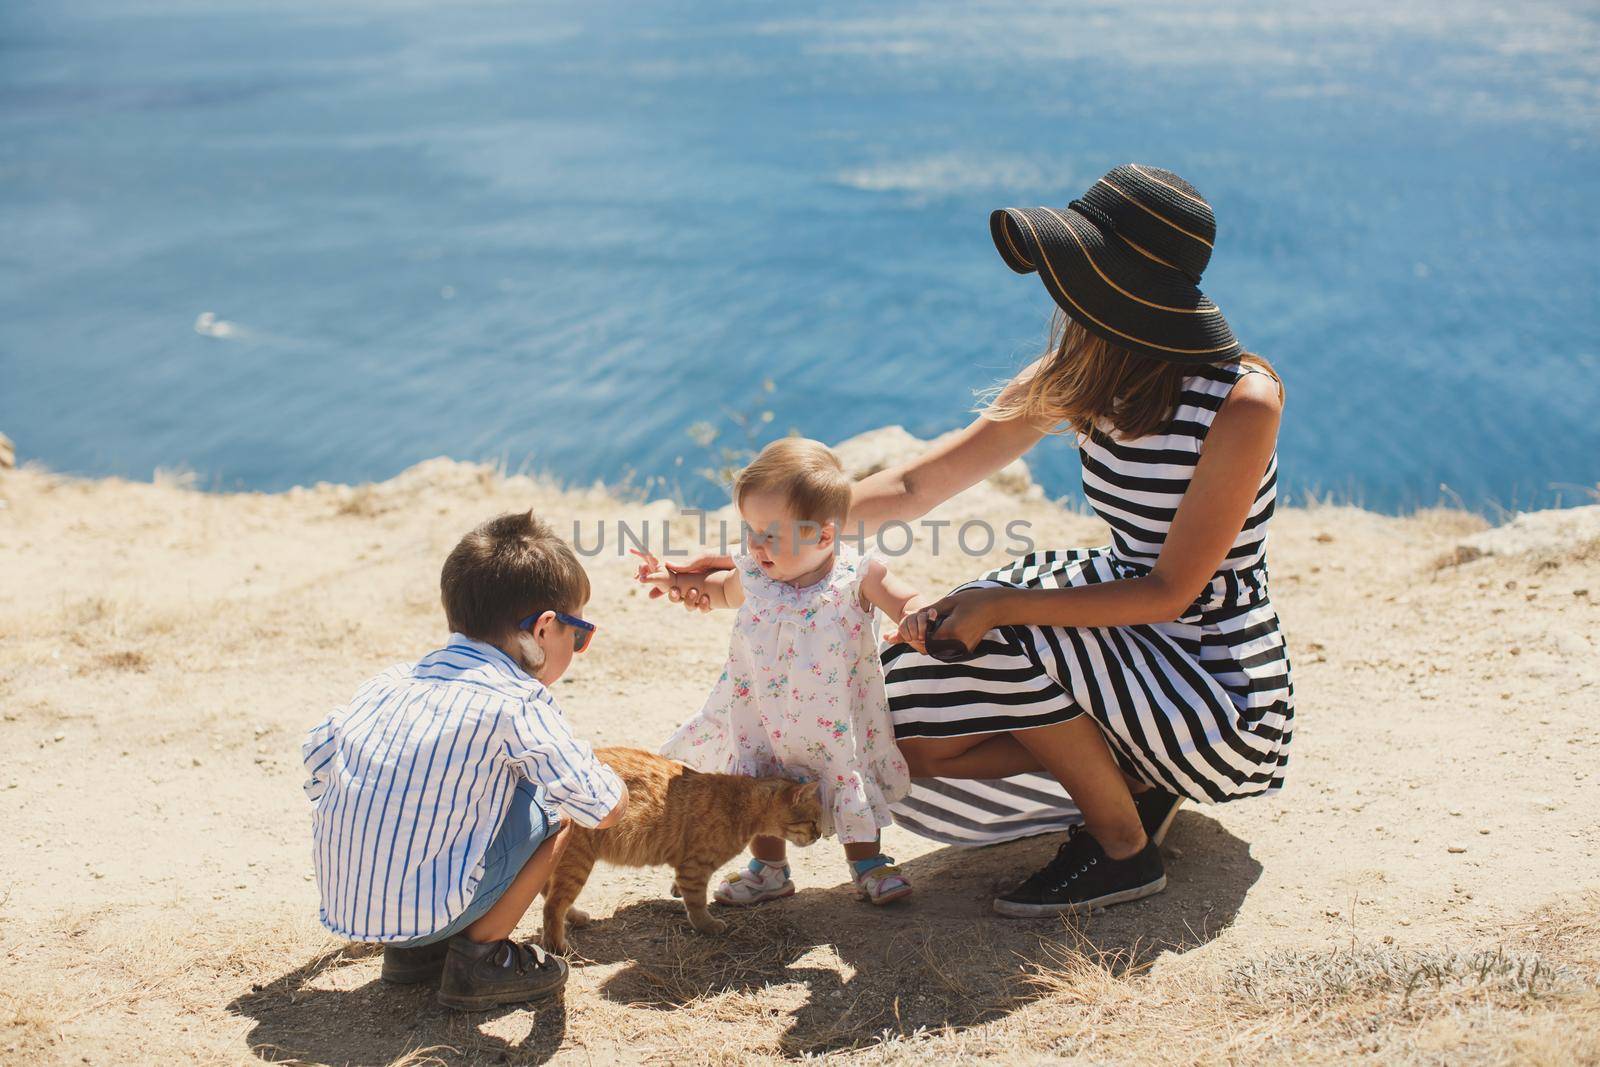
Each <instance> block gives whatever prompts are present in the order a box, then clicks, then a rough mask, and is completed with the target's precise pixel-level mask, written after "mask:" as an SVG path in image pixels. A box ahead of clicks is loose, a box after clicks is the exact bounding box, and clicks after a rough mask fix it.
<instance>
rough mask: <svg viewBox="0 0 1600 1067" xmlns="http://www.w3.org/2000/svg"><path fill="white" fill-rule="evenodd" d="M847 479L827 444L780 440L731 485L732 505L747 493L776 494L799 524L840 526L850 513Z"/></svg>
mask: <svg viewBox="0 0 1600 1067" xmlns="http://www.w3.org/2000/svg"><path fill="white" fill-rule="evenodd" d="M850 492H851V481H850V476H849V475H848V474H846V473H845V472H844V467H843V466H842V465H841V464H840V463H839V457H838V456H835V455H834V454H833V452H832V451H831V450H830V449H829V448H828V446H827V445H825V444H823V443H822V442H821V441H813V440H811V439H810V438H807V437H782V438H779V439H778V440H776V441H774V442H772V443H771V444H770V445H768V446H767V447H766V448H763V449H762V450H761V454H760V455H758V456H756V458H755V459H753V460H751V461H750V465H749V466H748V467H746V468H745V469H744V470H742V471H740V472H739V476H738V477H737V478H735V479H734V482H733V502H734V503H735V504H738V505H740V506H743V504H744V498H745V494H746V493H777V494H778V495H780V496H782V497H783V499H784V501H785V502H786V503H787V504H788V505H789V510H790V511H792V512H794V517H795V518H796V519H799V520H800V521H802V522H815V523H825V522H829V521H833V522H838V523H843V522H844V520H845V519H846V518H847V517H848V516H849V514H850Z"/></svg>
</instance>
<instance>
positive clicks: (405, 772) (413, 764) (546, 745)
mask: <svg viewBox="0 0 1600 1067" xmlns="http://www.w3.org/2000/svg"><path fill="white" fill-rule="evenodd" d="M301 752H302V755H303V758H304V760H305V766H306V771H307V772H308V774H309V778H308V779H307V781H306V784H305V790H306V795H307V796H308V797H310V798H311V804H312V810H313V816H312V829H313V860H314V863H315V866H316V872H317V886H318V888H319V889H320V890H321V893H322V910H321V916H322V923H323V925H324V926H326V927H327V928H328V929H329V930H332V931H333V932H334V933H336V934H338V935H340V936H342V937H347V938H349V939H351V940H352V941H400V940H408V939H410V938H413V937H422V936H425V935H427V934H432V933H435V932H436V931H439V930H442V929H443V928H444V927H446V926H448V925H449V924H450V922H451V921H452V920H454V919H455V917H456V916H458V915H460V914H461V912H462V911H463V910H464V909H465V908H466V906H467V904H468V902H469V901H471V899H472V894H473V891H474V890H475V889H477V886H478V881H479V879H480V878H481V877H482V875H483V866H484V853H485V851H486V850H487V848H488V846H489V842H490V840H491V839H493V837H494V834H495V831H496V830H497V829H498V828H499V826H500V822H501V820H502V819H504V818H505V815H506V811H507V809H508V808H509V807H510V804H511V795H512V793H513V792H514V791H515V789H516V786H517V783H518V781H519V780H521V779H528V780H529V781H531V782H533V783H534V784H535V786H536V787H537V789H538V798H539V800H540V802H541V803H542V804H544V805H545V806H547V807H555V808H558V809H560V810H561V811H562V812H563V813H565V814H566V815H568V816H570V817H571V818H572V820H573V821H574V822H576V823H577V824H578V825H580V826H593V825H595V824H596V823H598V822H600V821H601V820H602V819H604V818H605V817H606V815H607V814H609V813H610V811H611V809H612V808H614V807H616V805H617V804H618V802H619V801H620V800H621V799H622V793H623V787H622V783H621V781H619V780H618V778H617V776H616V774H615V773H614V772H613V771H612V770H611V768H609V767H607V766H606V765H605V764H603V763H600V762H599V761H598V760H596V759H595V756H594V750H593V749H592V748H591V747H590V746H589V745H588V744H587V743H586V742H584V741H580V740H578V739H577V738H576V737H574V736H573V735H572V730H571V729H570V728H569V727H568V726H567V721H566V718H565V716H564V715H563V714H562V712H561V709H560V708H559V707H558V706H557V705H556V702H555V698H554V697H552V696H551V695H550V691H549V690H548V689H546V688H545V687H544V685H543V684H542V683H540V682H539V681H537V680H535V679H534V678H531V677H529V676H528V674H527V673H526V672H524V671H523V670H522V669H521V668H520V667H518V666H517V665H516V664H515V663H514V662H512V660H511V659H510V657H508V656H507V655H506V654H505V653H503V652H501V651H500V650H499V649H497V648H495V647H493V646H492V645H486V644H483V643H482V642H479V641H474V640H472V639H470V638H467V637H463V636H462V635H461V634H451V635H450V643H449V644H448V645H446V646H445V647H444V648H442V649H440V650H439V651H437V652H434V653H431V654H430V655H428V656H426V657H424V658H423V659H422V660H421V661H420V662H418V663H417V664H416V665H415V666H406V665H404V664H400V665H397V666H394V667H391V668H389V669H388V670H387V671H384V672H383V673H382V674H380V675H378V676H377V677H376V678H373V679H372V680H371V681H369V682H367V683H366V684H365V685H363V686H362V687H361V689H360V690H359V691H358V692H357V693H356V696H355V699H354V700H352V701H351V702H350V703H349V704H348V705H346V706H344V707H342V708H339V709H337V710H335V711H334V712H333V713H332V714H331V715H329V716H328V718H327V719H326V720H324V721H323V722H322V723H321V724H319V725H318V726H316V727H314V728H313V729H312V730H311V731H310V732H309V733H308V734H307V735H306V739H305V743H304V744H303V745H302V746H301Z"/></svg>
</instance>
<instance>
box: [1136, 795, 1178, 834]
mask: <svg viewBox="0 0 1600 1067" xmlns="http://www.w3.org/2000/svg"><path fill="white" fill-rule="evenodd" d="M1133 806H1134V807H1135V808H1136V809H1138V812H1139V821H1140V822H1141V823H1143V824H1144V832H1145V833H1146V834H1148V835H1149V837H1150V840H1152V841H1154V842H1155V843H1156V844H1158V845H1159V844H1161V842H1162V841H1163V840H1164V839H1165V838H1166V836H1167V831H1168V830H1169V829H1171V828H1172V820H1173V819H1175V818H1177V815H1178V809H1179V808H1180V807H1182V806H1183V798H1182V797H1180V796H1178V795H1176V794H1174V793H1169V792H1167V791H1166V790H1165V789H1161V788H1159V787H1158V786H1151V787H1150V788H1149V789H1146V790H1145V791H1144V792H1143V793H1135V794H1133Z"/></svg>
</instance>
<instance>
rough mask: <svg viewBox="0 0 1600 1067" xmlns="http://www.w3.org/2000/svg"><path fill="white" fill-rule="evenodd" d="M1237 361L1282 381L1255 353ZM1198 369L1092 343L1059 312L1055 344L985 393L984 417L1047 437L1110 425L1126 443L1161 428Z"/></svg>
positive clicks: (1053, 331) (1101, 342)
mask: <svg viewBox="0 0 1600 1067" xmlns="http://www.w3.org/2000/svg"><path fill="white" fill-rule="evenodd" d="M1239 362H1240V363H1243V364H1247V365H1250V366H1254V367H1258V368H1260V369H1261V370H1264V371H1266V372H1267V373H1268V374H1270V375H1272V378H1273V380H1274V381H1276V382H1277V383H1278V390H1279V392H1280V394H1281V392H1282V390H1283V381H1282V379H1280V378H1279V377H1278V372H1277V371H1275V370H1273V369H1272V364H1270V363H1268V362H1267V361H1266V360H1265V359H1263V358H1261V357H1260V356H1258V355H1256V354H1255V353H1253V352H1244V353H1241V354H1240V356H1239ZM1193 372H1194V368H1191V367H1186V366H1184V365H1182V364H1179V363H1169V362H1167V361H1165V360H1159V359H1153V358H1151V357H1150V356H1145V355H1140V354H1139V353H1137V352H1131V351H1129V350H1128V349H1126V348H1122V347H1121V346H1119V345H1114V344H1112V343H1111V342H1109V341H1106V340H1103V339H1101V338H1100V337H1097V336H1095V335H1094V334H1092V333H1090V332H1089V331H1088V330H1086V329H1084V328H1083V327H1082V326H1080V325H1078V323H1077V322H1075V321H1074V320H1073V319H1071V318H1069V317H1068V316H1067V315H1066V314H1064V313H1063V312H1061V311H1060V310H1059V309H1058V310H1057V311H1056V313H1055V317H1054V318H1053V319H1052V320H1051V324H1050V343H1049V346H1048V347H1047V348H1046V349H1045V352H1044V354H1043V355H1041V356H1040V357H1039V359H1038V361H1037V362H1036V363H1034V365H1033V366H1032V368H1030V371H1029V372H1027V373H1026V375H1025V376H1023V375H1019V376H1017V378H1015V379H1013V380H1012V381H1011V382H1010V383H1007V384H1002V385H999V386H996V387H994V388H992V389H989V390H987V391H986V392H985V393H984V394H982V399H983V405H982V407H981V409H980V410H981V411H982V413H983V414H984V415H985V416H987V417H988V418H991V419H995V420H997V421H1007V420H1010V419H1026V420H1028V421H1029V422H1032V423H1035V424H1036V425H1038V426H1040V427H1041V428H1046V430H1047V432H1049V433H1067V432H1072V433H1075V434H1078V435H1079V436H1088V434H1089V433H1090V432H1091V431H1092V430H1093V429H1094V428H1095V427H1096V426H1100V427H1101V428H1102V429H1103V428H1104V425H1105V424H1109V425H1110V426H1111V428H1112V429H1113V430H1114V431H1115V432H1116V435H1117V436H1118V437H1121V438H1125V439H1132V438H1136V437H1143V436H1145V435H1146V434H1151V433H1154V432H1156V430H1158V429H1160V428H1161V426H1162V425H1163V424H1165V423H1166V421H1167V420H1168V419H1170V418H1171V417H1172V413H1173V411H1174V410H1176V409H1177V406H1178V400H1179V397H1180V395H1181V394H1182V392H1183V379H1184V378H1185V377H1186V376H1188V375H1189V374H1192V373H1193Z"/></svg>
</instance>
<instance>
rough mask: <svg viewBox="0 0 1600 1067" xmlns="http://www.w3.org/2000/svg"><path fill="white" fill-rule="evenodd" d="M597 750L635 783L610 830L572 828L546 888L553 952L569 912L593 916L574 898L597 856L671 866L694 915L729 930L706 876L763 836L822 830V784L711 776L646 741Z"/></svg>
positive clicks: (548, 944) (562, 947) (802, 836)
mask: <svg viewBox="0 0 1600 1067" xmlns="http://www.w3.org/2000/svg"><path fill="white" fill-rule="evenodd" d="M595 755H596V756H598V757H599V758H600V760H601V762H603V763H606V764H608V765H609V766H610V767H611V769H612V770H614V771H616V772H617V774H618V776H620V777H621V778H622V780H623V782H625V783H626V784H627V786H628V807H627V810H626V812H625V813H624V814H623V816H622V821H621V822H619V823H618V824H617V825H615V826H613V827H610V828H609V829H605V830H587V829H584V828H583V827H581V826H573V827H572V837H571V839H570V840H569V841H568V842H567V848H566V852H565V854H563V855H562V857H561V860H560V862H559V863H558V864H557V866H556V869H555V870H554V871H553V872H552V873H551V875H550V881H549V884H548V885H547V886H546V887H545V901H544V945H545V948H547V949H548V950H550V951H551V952H565V951H566V950H567V937H566V927H567V915H568V911H569V910H571V911H573V914H572V918H573V920H574V921H573V925H574V926H579V925H582V922H583V921H584V920H580V919H579V916H581V915H582V912H580V911H576V910H574V909H572V904H573V901H575V900H577V899H578V894H579V893H581V892H582V891H583V886H584V883H585V882H587V881H588V880H589V872H590V871H591V870H593V869H594V864H595V861H596V860H605V861H606V862H607V863H614V864H617V865H619V866H623V867H651V866H658V865H661V866H668V867H671V868H672V869H673V872H674V882H673V888H674V890H675V891H676V892H677V893H678V894H680V895H681V896H682V897H683V905H684V907H685V908H686V909H687V910H688V912H689V922H690V923H691V924H693V926H694V928H695V929H696V930H698V931H699V932H700V933H702V934H720V933H722V932H723V931H724V930H726V929H727V926H728V924H727V923H725V922H723V921H722V920H721V919H717V918H714V917H713V916H712V914H711V912H710V911H709V910H708V909H707V907H706V883H707V881H708V880H709V879H710V877H711V875H712V874H713V873H714V872H715V871H716V870H717V868H719V867H721V866H722V865H723V864H725V863H727V862H728V861H729V860H731V859H733V858H734V857H735V856H737V855H738V854H739V853H741V852H743V851H744V850H745V848H746V847H748V845H749V844H750V839H751V838H753V837H758V836H767V837H781V838H784V839H785V840H788V841H793V842H794V843H795V844H797V845H801V846H805V845H809V844H811V843H812V842H813V841H815V840H816V839H817V837H818V835H819V833H820V821H821V818H822V806H821V801H820V800H819V798H818V792H817V783H815V782H811V783H808V784H805V785H801V784H799V783H797V782H791V781H787V780H785V779H783V778H746V777H742V776H740V775H735V774H702V773H700V772H698V771H694V770H690V769H689V768H688V767H685V766H684V765H683V764H681V763H679V762H677V761H676V760H670V759H667V758H666V757H664V756H657V755H655V754H653V753H650V752H645V751H642V750H640V749H637V748H601V749H596V750H595Z"/></svg>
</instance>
